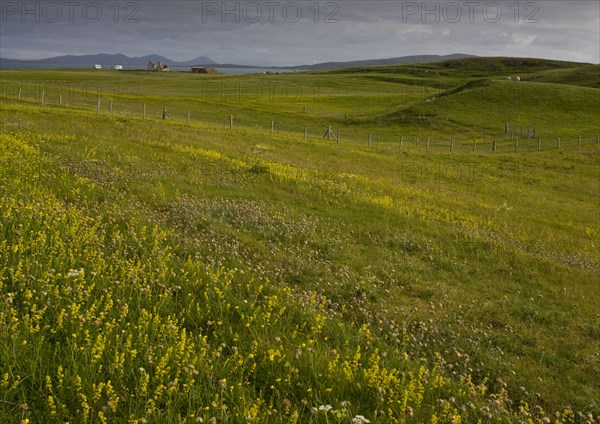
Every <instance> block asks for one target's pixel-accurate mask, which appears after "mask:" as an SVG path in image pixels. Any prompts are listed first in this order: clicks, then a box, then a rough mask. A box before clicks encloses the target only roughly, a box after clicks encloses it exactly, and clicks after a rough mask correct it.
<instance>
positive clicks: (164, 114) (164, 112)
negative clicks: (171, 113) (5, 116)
mask: <svg viewBox="0 0 600 424" xmlns="http://www.w3.org/2000/svg"><path fill="white" fill-rule="evenodd" d="M162 118H163V119H167V107H166V106H163V115H162Z"/></svg>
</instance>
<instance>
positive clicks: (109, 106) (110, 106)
mask: <svg viewBox="0 0 600 424" xmlns="http://www.w3.org/2000/svg"><path fill="white" fill-rule="evenodd" d="M112 103H113V102H112V100H111V101H110V104H109V105H108V113H112Z"/></svg>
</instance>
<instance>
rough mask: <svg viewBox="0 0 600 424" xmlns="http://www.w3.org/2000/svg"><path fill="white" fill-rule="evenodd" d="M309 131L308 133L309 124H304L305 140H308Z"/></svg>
mask: <svg viewBox="0 0 600 424" xmlns="http://www.w3.org/2000/svg"><path fill="white" fill-rule="evenodd" d="M307 133H308V126H307V125H305V126H304V141H306V136H307Z"/></svg>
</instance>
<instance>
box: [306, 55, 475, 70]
mask: <svg viewBox="0 0 600 424" xmlns="http://www.w3.org/2000/svg"><path fill="white" fill-rule="evenodd" d="M470 57H477V56H472V55H468V54H462V53H454V54H449V55H418V56H401V57H392V58H389V59H369V60H354V61H350V62H323V63H317V64H314V65H300V66H297V67H295V68H296V69H302V70H309V69H311V70H319V69H339V68H354V67H363V66H382V65H406V64H412V63H432V62H440V61H443V60H450V59H464V58H470Z"/></svg>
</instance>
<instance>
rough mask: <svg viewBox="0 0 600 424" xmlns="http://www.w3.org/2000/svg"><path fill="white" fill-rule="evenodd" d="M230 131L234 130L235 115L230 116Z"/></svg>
mask: <svg viewBox="0 0 600 424" xmlns="http://www.w3.org/2000/svg"><path fill="white" fill-rule="evenodd" d="M229 129H230V130H232V129H233V115H229Z"/></svg>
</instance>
